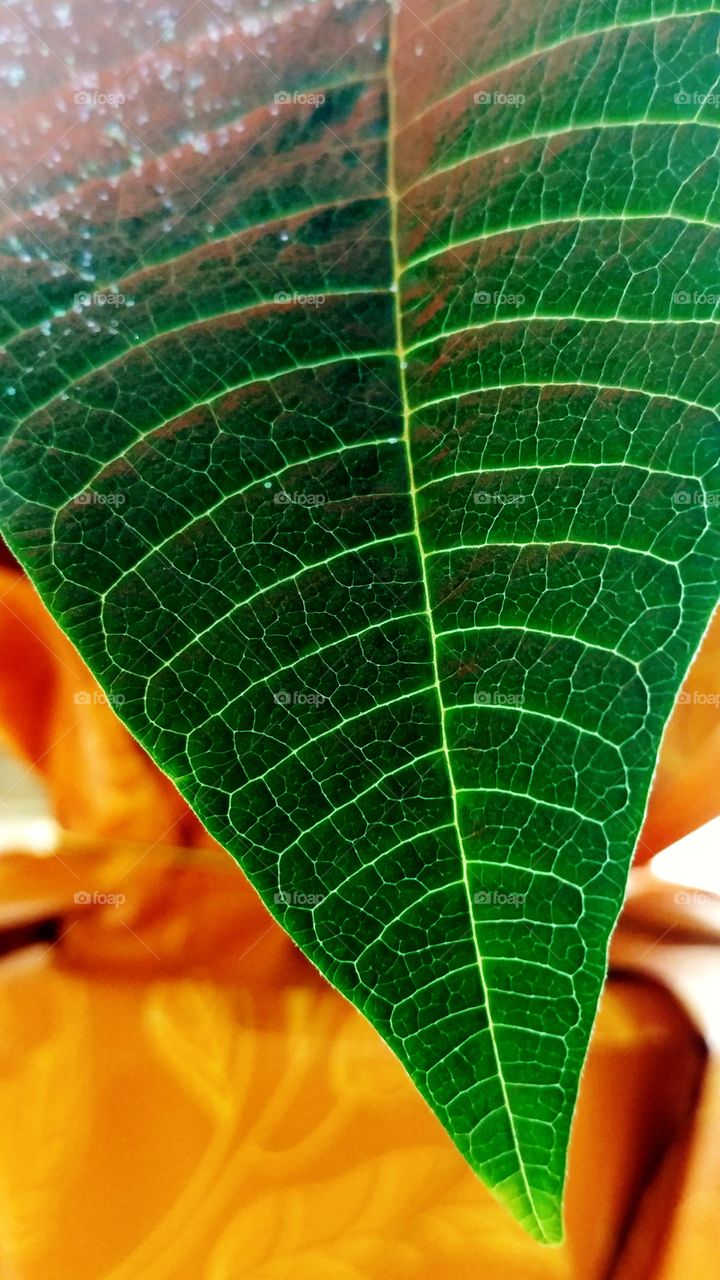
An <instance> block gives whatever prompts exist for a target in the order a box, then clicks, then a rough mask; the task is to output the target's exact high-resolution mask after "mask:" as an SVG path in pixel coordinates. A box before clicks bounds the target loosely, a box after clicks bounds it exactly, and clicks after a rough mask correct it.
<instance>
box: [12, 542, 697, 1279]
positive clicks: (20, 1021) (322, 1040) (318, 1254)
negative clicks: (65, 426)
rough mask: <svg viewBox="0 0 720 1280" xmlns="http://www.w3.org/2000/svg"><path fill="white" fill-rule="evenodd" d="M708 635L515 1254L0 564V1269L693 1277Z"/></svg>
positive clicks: (379, 1064)
mask: <svg viewBox="0 0 720 1280" xmlns="http://www.w3.org/2000/svg"><path fill="white" fill-rule="evenodd" d="M718 772H720V621H718V620H717V619H716V622H715V624H714V625H713V626H712V627H711V629H710V631H709V632H708V634H707V636H706V640H705V643H704V645H703V648H702V651H701V653H700V655H699V656H698V658H697V660H696V662H695V665H694V667H693V669H692V671H691V673H690V676H689V679H688V681H687V683H686V685H685V688H684V690H683V692H682V694H681V695H680V698H679V699H678V703H677V706H676V709H675V713H674V716H673V719H672V721H671V724H670V726H669V729H668V732H667V733H666V736H665V741H664V745H663V750H662V756H661V760H660V764H659V768H658V771H657V775H656V779H655V784H654V788H653V793H652V798H651V803H650V808H649V811H648V815H647V820H646V822H645V826H644V829H643V832H642V836H641V840H640V844H639V847H638V853H637V858H636V865H635V868H634V870H633V872H632V876H631V881H630V888H629V893H628V900H627V905H626V908H625V911H624V913H623V917H622V920H621V924H620V926H619V928H618V931H617V933H616V935H615V940H614V944H613V953H612V957H611V976H610V980H609V982H608V985H607V988H606V992H605V995H604V998H603V1001H602V1006H601V1010H600V1014H599V1017H598V1022H597V1025H596V1029H595V1035H594V1038H593V1042H592V1047H591V1051H590V1057H589V1062H588V1066H587V1069H586V1071H585V1075H584V1078H583V1084H582V1091H581V1099H580V1105H579V1110H578V1116H577V1123H576V1126H575V1131H574V1137H573V1144H572V1150H571V1158H570V1177H569V1188H568V1200H567V1223H568V1233H567V1240H566V1243H565V1244H564V1245H563V1246H561V1247H560V1248H558V1249H544V1248H543V1247H542V1246H540V1245H537V1244H535V1243H533V1242H532V1241H531V1240H529V1239H527V1238H526V1237H525V1236H524V1235H523V1233H522V1231H521V1230H520V1228H519V1227H517V1226H516V1224H515V1223H514V1222H512V1221H511V1219H510V1218H509V1217H508V1215H507V1214H506V1212H505V1211H504V1210H503V1209H502V1208H501V1207H500V1206H499V1205H498V1204H496V1202H495V1201H494V1200H493V1198H492V1197H491V1196H490V1194H489V1193H488V1192H487V1191H486V1190H485V1189H484V1188H483V1186H482V1185H481V1184H480V1183H479V1182H478V1181H477V1179H476V1178H475V1177H474V1175H473V1174H472V1173H471V1171H470V1169H469V1168H468V1167H467V1166H466V1165H465V1163H464V1161H463V1160H462V1158H461V1157H460V1156H459V1155H458V1153H457V1152H456V1151H455V1149H454V1147H453V1146H452V1144H451V1142H450V1140H449V1138H448V1137H447V1136H446V1134H445V1133H444V1132H443V1130H442V1129H441V1127H440V1125H439V1124H438V1123H437V1121H436V1120H435V1119H434V1118H433V1117H432V1115H431V1113H430V1112H429V1110H428V1109H427V1108H426V1106H425V1104H424V1103H423V1102H422V1100H421V1099H420V1097H419V1095H418V1094H417V1093H416V1091H415V1089H414V1087H413V1086H412V1085H411V1084H410V1082H409V1080H408V1079H407V1077H406V1076H405V1074H404V1072H403V1070H402V1068H401V1067H400V1066H399V1064H398V1063H397V1062H396V1061H395V1059H394V1058H393V1056H392V1054H391V1053H390V1051H389V1049H387V1048H386V1046H385V1045H384V1044H383V1042H382V1041H381V1040H380V1039H379V1037H378V1036H377V1035H376V1034H375V1032H374V1031H373V1030H372V1029H371V1027H370V1026H369V1025H368V1024H367V1023H366V1022H365V1021H364V1020H363V1019H362V1017H361V1016H360V1015H359V1014H358V1013H357V1012H356V1011H355V1010H354V1009H352V1008H351V1007H350V1005H348V1004H347V1003H346V1002H345V1001H344V1000H343V999H342V997H340V996H339V995H338V994H337V993H335V992H334V991H333V990H331V989H330V988H329V987H328V986H327V984H325V983H324V981H323V980H322V979H321V978H320V977H319V976H318V975H317V974H316V973H315V971H314V970H313V969H312V968H311V966H310V965H309V964H308V963H306V962H305V960H304V959H303V957H302V956H301V955H300V954H299V952H298V951H297V950H296V949H295V948H294V946H293V945H292V943H291V942H290V941H289V940H288V939H287V937H286V936H285V935H284V934H283V933H281V931H280V930H279V928H278V927H277V926H276V925H275V924H274V923H273V921H272V920H271V919H270V917H269V916H268V915H267V913H266V912H265V910H264V908H263V907H262V905H261V904H260V902H259V899H258V898H257V897H256V896H255V894H254V892H253V891H252V889H251V888H250V887H249V885H248V884H247V882H246V880H245V879H244V877H243V875H242V874H241V873H240V871H239V870H238V869H237V867H236V866H235V864H234V863H233V862H232V861H231V859H230V858H229V857H228V855H227V854H226V853H224V852H223V851H222V850H221V849H220V848H219V847H218V846H217V845H216V844H215V843H214V842H213V841H212V840H211V839H210V838H209V837H208V836H207V834H206V833H205V832H204V831H203V829H202V827H201V826H200V824H199V822H198V821H197V819H195V818H194V817H193V815H192V814H191V813H190V812H189V811H188V809H187V807H186V806H185V804H184V802H183V801H182V800H181V799H180V797H179V796H178V794H177V793H176V791H175V790H174V788H173V787H172V785H171V784H170V783H169V782H168V781H167V780H166V779H165V778H164V777H163V776H162V775H161V774H160V773H159V772H158V770H157V769H156V768H155V767H154V765H153V764H152V763H151V761H150V760H149V759H148V758H147V756H146V755H145V754H144V752H143V751H142V750H141V749H140V748H139V747H138V745H137V744H136V743H135V742H134V741H133V740H132V739H131V738H130V737H129V735H128V734H127V732H126V731H125V730H124V728H123V727H122V725H121V724H120V722H119V721H118V720H117V719H116V717H115V715H114V712H113V711H112V709H111V708H110V707H109V706H108V705H107V701H106V699H105V698H104V695H103V694H102V693H101V691H100V689H99V688H98V687H97V685H96V684H95V682H94V681H93V679H92V677H91V676H90V674H89V672H88V671H87V669H86V668H85V666H84V664H83V663H82V662H81V660H80V659H79V657H78V656H77V654H76V653H75V651H74V650H73V648H72V647H71V645H70V644H69V643H68V642H67V641H66V640H65V639H64V637H63V636H62V635H61V633H60V632H59V630H58V628H57V627H56V626H55V624H54V622H53V621H52V619H51V618H50V616H49V615H48V614H47V612H46V611H45V609H44V607H43V606H42V604H41V603H40V601H39V600H38V598H37V596H36V595H35V593H34V591H33V590H32V588H31V587H30V586H29V584H28V583H27V581H26V580H25V579H24V577H23V576H22V574H21V573H20V571H19V570H18V569H17V567H16V566H15V565H14V564H13V562H12V560H11V558H10V557H9V555H7V553H3V561H2V564H1V565H0V851H1V852H0V1114H1V1115H2V1125H0V1275H2V1276H3V1277H8V1278H9V1280H41V1278H42V1280H47V1277H48V1276H52V1277H53V1280H246V1278H247V1280H288V1278H289V1277H292V1280H411V1278H412V1280H425V1277H427V1278H428V1280H430V1277H432V1278H433V1280H440V1278H443V1280H444V1277H452V1280H470V1277H472V1278H473V1280H478V1277H482V1278H483V1280H495V1278H496V1277H502V1280H507V1278H508V1277H510V1278H511V1280H516V1278H518V1280H554V1278H555V1277H557V1278H558V1280H560V1278H561V1277H562V1278H564V1280H695V1278H696V1277H700V1276H702V1277H705V1276H706V1275H707V1274H709V1273H712V1270H713V1269H714V1254H715V1251H716V1250H715V1236H716V1221H717V1216H718V1213H719V1212H720V1141H719V1140H718V1135H720V1072H719V1070H718V1059H717V1056H716V1055H717V1052H718V1042H719V1040H720V946H719V943H720V864H719V862H718V858H717V853H716V849H717V840H718V831H720V821H718V822H716V821H715V819H716V817H717V814H718V813H720V793H719V791H718V787H717V785H716V779H717V775H718Z"/></svg>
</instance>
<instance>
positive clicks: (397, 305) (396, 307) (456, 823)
mask: <svg viewBox="0 0 720 1280" xmlns="http://www.w3.org/2000/svg"><path fill="white" fill-rule="evenodd" d="M396 32H397V9H396V7H395V6H393V7H392V9H391V12H390V39H389V44H388V56H387V94H388V201H389V205H390V252H391V258H392V292H393V312H394V321H395V345H396V356H397V361H398V370H399V389H400V401H401V405H402V420H403V429H402V441H403V447H404V449H405V456H406V463H407V474H408V486H409V492H410V501H411V504H412V517H413V529H412V533H413V535H414V538H415V541H416V543H417V549H418V561H419V565H420V572H421V577H422V585H423V595H424V605H425V608H424V612H425V616H426V619H427V625H428V632H429V637H430V648H431V653H432V666H433V682H432V685H431V686H430V687H431V688H432V687H434V689H435V692H436V696H437V705H438V716H439V721H440V732H441V753H442V756H443V759H444V761H445V769H446V772H447V779H448V787H449V790H450V798H451V804H452V815H453V822H452V825H453V827H454V830H455V835H456V838H457V845H458V851H459V854H460V861H461V864H462V883H463V885H464V889H465V894H466V898H467V909H468V918H469V923H470V932H471V935H472V941H473V947H474V951H475V959H476V965H477V972H478V977H479V980H480V987H481V990H482V996H483V1000H484V1003H485V1010H486V1014H487V1024H488V1028H487V1029H488V1032H489V1035H490V1043H491V1045H492V1052H493V1058H494V1060H495V1066H496V1070H497V1076H498V1081H499V1083H500V1089H501V1092H502V1097H503V1103H504V1107H505V1111H506V1114H507V1118H508V1124H509V1126H510V1133H511V1136H512V1140H513V1145H514V1149H515V1155H516V1158H517V1164H518V1170H519V1173H520V1177H521V1179H522V1183H523V1189H524V1192H525V1195H526V1197H527V1202H528V1205H529V1207H530V1211H531V1213H532V1216H533V1220H534V1224H535V1227H536V1229H537V1231H538V1234H539V1235H540V1237H541V1238H542V1240H543V1241H544V1242H546V1243H547V1242H548V1235H547V1233H546V1231H545V1228H544V1225H543V1221H542V1218H541V1216H540V1214H539V1213H538V1210H537V1208H536V1205H535V1201H534V1199H533V1194H532V1189H531V1187H530V1183H529V1180H528V1177H527V1173H526V1170H525V1162H524V1160H523V1157H522V1152H521V1149H520V1143H519V1140H518V1135H517V1130H516V1128H515V1117H514V1115H513V1111H512V1108H511V1106H510V1099H509V1096H508V1091H507V1084H506V1081H505V1076H504V1073H503V1069H502V1061H501V1057H500V1051H499V1047H498V1044H497V1039H496V1036H495V1027H494V1024H493V1019H492V1013H491V1010H490V993H489V988H488V983H487V981H486V978H485V970H484V962H483V956H482V952H481V950H480V945H479V942H478V937H477V931H476V928H475V918H474V915H473V909H472V893H471V890H470V881H469V877H468V862H467V858H466V857H465V849H464V843H463V837H462V831H461V827H460V817H459V812H458V799H457V797H458V789H457V787H456V784H455V777H454V773H453V766H452V759H451V754H450V745H449V742H448V735H447V727H446V722H445V704H444V702H443V697H442V689H441V685H440V668H439V663H438V645H437V635H436V632H435V622H434V618H433V613H432V604H431V597H430V584H429V582H428V576H427V566H426V557H425V550H424V547H423V540H422V533H421V530H420V518H419V513H418V503H417V488H416V486H415V474H414V467H413V458H412V447H411V433H410V427H411V411H410V401H409V397H408V386H407V351H406V348H405V343H404V337H403V315H402V303H401V292H400V287H401V276H402V262H401V258H400V251H399V235H398V221H399V204H400V200H401V198H402V197H401V194H400V193H399V192H398V190H397V184H396V182H395V136H396V133H397V125H396V118H395V86H394V83H393V67H394V62H395V52H396Z"/></svg>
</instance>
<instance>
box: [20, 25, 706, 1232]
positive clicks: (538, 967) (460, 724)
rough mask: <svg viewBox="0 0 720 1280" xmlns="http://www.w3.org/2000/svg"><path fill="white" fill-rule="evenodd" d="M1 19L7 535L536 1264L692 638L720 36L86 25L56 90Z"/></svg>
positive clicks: (60, 42)
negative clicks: (8, 59)
mask: <svg viewBox="0 0 720 1280" xmlns="http://www.w3.org/2000/svg"><path fill="white" fill-rule="evenodd" d="M29 13H30V10H29V9H28V14H29ZM26 17H27V15H26ZM5 20H6V22H9V23H10V24H11V25H12V24H13V23H15V24H16V25H17V24H20V25H19V26H18V47H19V48H21V49H25V50H26V53H27V59H28V65H27V72H28V74H27V75H26V76H25V78H24V80H23V74H24V72H23V65H22V59H21V64H20V72H21V73H23V74H15V73H14V74H13V76H12V80H13V84H14V86H15V87H14V96H13V103H14V105H13V113H14V115H15V126H14V130H13V132H12V133H11V134H10V137H9V146H8V148H7V157H6V164H5V171H6V173H7V175H8V180H9V183H11V184H12V185H11V187H10V189H9V190H8V191H7V192H6V197H5V218H4V227H3V232H2V234H3V254H4V262H5V271H4V278H3V287H2V298H1V302H2V324H3V329H4V340H5V341H6V350H5V354H4V356H3V362H2V363H3V367H2V374H3V383H2V388H1V390H2V394H1V395H0V407H1V409H2V434H3V441H4V444H3V450H2V457H1V464H2V468H1V474H2V487H1V492H0V497H1V512H2V527H3V530H4V532H5V534H6V536H7V539H8V541H9V543H10V545H11V547H12V548H13V550H14V551H15V553H16V554H17V555H18V557H19V558H20V560H21V561H22V563H23V564H24V565H25V566H26V568H27V570H28V572H29V574H30V575H31V577H32V579H33V581H34V582H35V583H36V584H37V586H38V589H39V590H40V592H41V594H42V596H43V598H44V599H45V601H46V602H47V604H48V605H49V607H50V608H51V610H52V611H53V613H54V615H55V617H56V618H58V619H59V621H60V622H61V624H62V626H63V627H64V628H65V630H66V631H67V633H68V634H69V635H70V636H71V638H72V639H73V641H74V642H75V644H76V645H77V647H78V649H79V650H80V652H81V653H82V655H83V656H84V658H85V659H86V660H87V662H88V663H89V665H90V667H91V668H92V670H93V671H94V672H95V673H96V675H97V677H98V678H99V679H100V681H101V682H102V684H103V685H104V688H105V689H106V691H107V692H108V695H109V696H110V698H111V699H112V700H113V701H114V704H115V706H116V709H117V711H118V714H119V715H120V716H121V717H122V719H123V720H124V721H125V722H126V723H127V724H128V726H129V727H130V728H131V729H132V731H133V732H134V733H135V734H136V735H137V737H138V739H139V740H140V742H141V743H143V744H144V746H145V747H146V748H147V750H148V751H149V752H150V753H151V755H152V756H153V757H154V759H155V760H157V761H158V762H159V763H160V765H161V766H162V767H163V768H164V769H165V770H166V771H167V773H168V774H169V775H170V777H171V778H173V780H174V781H175V782H176V783H177V786H178V787H179V789H180V790H181V792H182V793H183V795H184V796H186V797H187V799H188V800H189V801H190V803H191V804H192V805H193V807H194V808H195V810H196V811H197V813H198V814H199V815H200V817H201V818H202V819H203V821H204V822H205V823H206V825H207V827H208V829H209V830H210V831H211V832H212V833H213V835H214V836H216V837H217V839H218V840H220V841H221V842H222V843H223V844H224V845H225V847H226V848H227V849H229V850H230V852H231V853H232V854H233V855H234V856H235V857H236V858H237V860H238V862H239V863H240V864H241V866H242V867H243V869H244V871H245V872H246V873H247V875H248V876H249V877H250V879H251V881H252V883H253V884H254V885H255V887H256V888H257V889H258V891H259V892H260V894H261V895H262V897H263V899H264V901H265V902H266V903H267V905H268V907H269V909H270V910H271V911H272V912H273V914H274V915H275V916H276V917H277V918H278V919H279V920H280V921H281V923H282V924H283V925H284V926H285V928H286V929H287V930H288V932H289V933H290V934H291V935H292V936H293V938H295V939H296V941H297V942H298V943H299V945H300V946H301V947H302V948H303V950H304V951H305V952H306V954H307V955H308V956H309V957H310V958H311V959H312V960H313V961H314V963H315V964H316V965H317V966H318V967H319V968H320V969H321V970H322V972H323V973H324V974H325V975H326V976H327V977H328V978H329V979H330V981H331V982H333V983H334V984H335V985H336V986H337V987H338V988H339V989H340V990H341V991H342V992H344V993H345V995H347V996H348V997H349V998H350V999H351V1000H352V1001H353V1002H354V1004H355V1005H356V1006H357V1007H358V1008H359V1009H360V1010H361V1011H362V1012H363V1013H364V1014H365V1015H366V1016H367V1017H368V1018H369V1019H370V1020H371V1021H372V1022H373V1023H374V1025H375V1026H376V1027H377V1028H378V1030H379V1031H380V1033H381V1034H382V1035H383V1036H384V1037H385V1039H386V1040H387V1042H388V1044H389V1045H391V1047H392V1048H393V1049H394V1051H395V1052H396V1054H397V1055H398V1057H399V1058H400V1060H401V1061H402V1062H403V1064H404V1065H405V1067H406V1068H407V1070H408V1071H409V1073H410V1075H411V1076H412V1078H413V1080H414V1081H415V1083H416V1084H417V1086H418V1088H419V1089H420V1091H421V1092H422V1094H423V1095H424V1097H425V1098H426V1099H427V1101H428V1102H429V1103H430V1105H431V1106H432V1107H433V1108H434V1110H435V1112H436V1113H437V1115H438V1116H439V1118H440V1120H441V1121H442V1123H443V1124H444V1125H445V1126H446V1128H447V1130H448V1132H449V1133H450V1135H451V1136H452V1138H453V1139H454V1141H455V1142H456V1143H457V1145H458V1146H459V1148H460V1150H461V1151H462V1152H463V1153H464V1155H465V1156H466V1157H467V1159H468V1160H469V1161H470V1163H471V1164H472V1165H473V1167H474V1168H475V1169H476V1170H477V1171H478V1172H479V1173H480V1174H481V1176H482V1177H483V1178H484V1179H485V1181H486V1182H487V1183H488V1185H489V1186H491V1187H492V1188H494V1189H495V1191H496V1192H497V1193H498V1195H499V1196H501V1198H502V1199H503V1200H504V1202H505V1203H506V1204H507V1205H508V1206H509V1207H510V1208H511V1210H512V1211H513V1212H514V1213H515V1214H516V1215H517V1217H518V1218H519V1219H520V1220H521V1221H522V1222H523V1224H524V1225H525V1226H526V1227H527V1229H528V1230H529V1231H531V1232H533V1233H534V1234H535V1235H536V1236H537V1237H538V1238H539V1239H542V1240H545V1241H549V1242H550V1241H556V1240H558V1239H559V1238H560V1236H561V1231H562V1226H561V1198H562V1187H563V1180H564V1174H565V1165H566V1153H567V1146H568V1137H569V1131H570V1124H571V1119H572V1114H573V1108H574V1103H575V1099H576V1094H577V1089H578V1082H579V1077H580V1072H581V1068H582V1064H583V1060H584V1057H585V1053H586V1050H587V1045H588V1039H589V1036H590V1032H591V1028H592V1023H593V1018H594V1015H595V1010H596V1006H597V1002H598V998H599V995H600V991H601V987H602V983H603V980H604V975H605V969H606V951H607V945H608V939H609V935H610V933H611V930H612V927H613V924H614V922H615V919H616V917H617V914H618V911H619V909H620V906H621V903H622V898H623V892H624V886H625V882H626V875H627V869H628V864H629V861H630V858H631V854H632V851H633V846H634V843H635V841H636V837H637V833H638V830H639V827H640V823H641V820H642V816H643V812H644V808H645V804H646V798H647V794H648V788H649V785H650V781H651V777H652V772H653V768H654V764H655V759H656V756H657V751H658V746H659V742H660V738H661V734H662V730H663V726H664V724H665V722H666V720H667V717H668V715H669V713H670V710H671V708H672V705H673V700H674V698H675V696H676V693H677V690H678V687H679V685H680V682H681V679H682V677H683V674H684V672H685V671H686V669H687V666H688V664H689V661H690V659H691V657H692V655H693V653H694V652H695V650H696V648H697V646H698V643H699V641H700V638H701V636H702V634H703V631H704V628H705V627H706V624H707V621H708V618H709V616H710V614H711V611H712V609H713V608H714V606H715V604H716V600H717V595H718V585H717V584H718V559H719V551H720V544H719V520H718V503H719V502H720V484H719V482H718V477H719V474H720V472H719V462H720V455H719V449H718V442H719V440H720V436H719V435H718V418H717V403H718V390H719V380H720V344H719V343H718V335H717V329H716V324H715V315H716V312H717V298H718V295H717V293H713V290H717V289H718V287H719V286H718V280H717V261H718V256H717V250H718V234H717V221H716V220H717V216H718V202H719V199H720V197H719V195H718V192H719V191H720V169H719V166H718V138H719V137H720V135H719V134H718V122H717V105H718V101H720V99H718V97H717V95H716V94H715V81H716V78H717V62H716V48H717V42H718V17H717V15H716V14H715V13H713V12H710V11H709V9H708V11H698V7H697V5H694V4H693V3H691V0H674V2H673V0H655V2H654V3H650V0H632V2H631V0H619V2H617V3H607V4H602V5H598V4H596V3H581V4H579V5H578V4H577V3H572V4H570V3H569V2H568V0H523V3H520V0H517V2H515V0H510V3H506V2H501V0H498V2H497V4H495V3H491V2H490V0H488V2H487V3H483V4H478V3H476V2H471V0H468V2H467V3H463V2H462V0H461V2H460V3H450V4H447V5H446V6H445V7H444V8H443V9H442V10H440V11H438V9H437V5H436V4H435V3H432V4H431V3H430V2H429V0H413V4H412V5H409V4H406V3H404V0H403V2H402V3H400V4H399V5H398V6H397V9H396V11H395V12H391V10H390V9H389V8H388V6H387V5H386V4H385V3H373V2H372V0H368V2H366V3H365V2H353V0H347V2H346V3H342V2H339V3H332V4H331V3H329V0H318V3H314V4H313V3H309V2H307V3H300V2H298V3H295V4H291V5H288V6H286V7H285V8H282V9H280V8H278V9H277V11H273V12H268V10H267V9H266V8H265V7H263V6H261V5H260V4H258V6H257V8H256V9H255V10H253V11H251V12H249V13H248V12H245V14H244V16H241V17H234V18H233V19H232V22H231V21H230V19H228V20H221V17H219V16H218V13H215V14H214V15H213V14H211V12H210V8H208V7H207V6H205V5H200V6H192V7H191V9H190V11H189V12H188V13H187V14H185V15H182V16H181V15H180V14H178V16H177V22H176V25H175V28H174V29H173V30H171V31H168V29H167V25H168V22H169V19H168V10H167V6H165V5H163V6H159V5H158V6H156V7H153V6H152V5H150V6H149V9H148V8H145V7H137V8H136V9H135V10H134V11H128V10H126V8H125V7H124V6H122V7H121V6H117V9H116V10H114V9H113V7H112V6H110V7H108V6H107V5H96V4H95V5H92V6H87V13H86V14H85V22H86V28H84V31H83V40H82V42H81V44H82V48H77V47H76V45H77V41H76V40H75V41H73V39H72V36H73V33H72V32H69V33H68V32H67V31H66V30H65V28H64V27H63V25H62V24H60V26H59V27H57V28H51V27H50V26H48V27H47V29H46V30H44V32H42V33H41V35H42V38H43V40H44V42H45V43H46V44H47V45H49V46H50V47H51V51H52V53H53V57H47V56H44V57H43V56H41V50H40V47H39V45H38V43H37V41H36V40H35V36H34V34H33V22H34V19H32V18H29V19H27V21H26V20H25V18H23V17H22V11H12V13H10V11H9V12H8V16H7V17H6V19H5ZM28 23H29V26H28ZM23 24H24V27H23ZM24 28H27V30H26V34H25V37H23V35H22V31H23V29H24ZM28 30H29V31H30V36H32V38H30V36H28V35H27V31H28ZM67 58H71V59H72V62H71V68H70V69H69V70H68V69H67V68H66V67H64V61H65V60H66V59H67ZM16 70H17V69H16ZM91 72H92V75H91ZM18 85H19V87H18ZM78 85H80V86H81V89H80V90H78ZM82 86H90V87H89V88H83V87H82ZM78 95H79V96H78ZM83 95H84V96H83ZM119 97H124V99H125V100H124V101H123V102H119V101H118V98H119ZM38 99H40V104H41V105H39V103H38ZM48 122H49V123H48ZM208 1053H212V1046H211V1045H209V1046H208Z"/></svg>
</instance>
